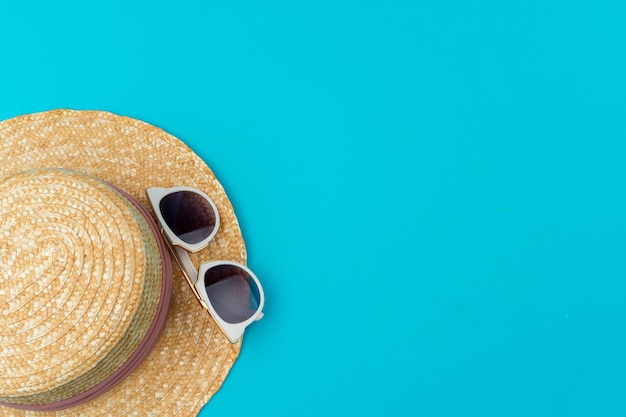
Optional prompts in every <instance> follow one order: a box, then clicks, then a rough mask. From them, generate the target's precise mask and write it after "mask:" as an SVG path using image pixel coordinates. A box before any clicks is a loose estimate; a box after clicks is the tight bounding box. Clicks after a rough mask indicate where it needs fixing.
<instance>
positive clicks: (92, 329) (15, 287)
mask: <svg viewBox="0 0 626 417" xmlns="http://www.w3.org/2000/svg"><path fill="white" fill-rule="evenodd" d="M0 235H2V237H3V238H2V239H0V264H1V265H2V276H3V277H6V278H10V279H9V280H6V281H3V282H2V287H1V289H0V307H1V308H2V313H3V314H2V318H1V319H0V324H1V326H0V369H2V371H3V372H2V373H3V378H0V401H3V402H8V403H18V404H42V403H50V402H54V401H60V400H63V399H66V398H70V397H72V396H74V395H76V394H79V393H80V392H84V391H86V390H87V389H89V388H92V387H94V386H95V385H97V384H98V383H99V382H101V381H102V380H104V379H105V378H106V377H107V376H109V375H110V374H111V373H112V372H113V371H115V370H116V369H118V368H119V367H121V366H122V364H124V362H125V361H126V360H127V359H128V358H129V357H130V356H131V355H132V353H133V352H134V351H135V349H136V348H137V347H138V345H139V343H140V342H141V341H142V339H143V337H144V335H146V333H147V331H148V328H149V327H150V324H151V323H152V319H153V317H154V315H155V313H156V309H157V305H158V302H159V296H160V291H161V279H162V268H161V260H160V258H159V249H158V246H157V242H156V240H155V238H154V235H153V234H152V231H151V230H150V227H149V225H148V224H147V223H146V221H145V220H144V219H143V217H142V215H141V213H139V212H138V211H137V210H136V209H135V208H134V206H132V205H131V204H130V203H129V202H128V201H127V200H126V199H125V198H124V197H123V196H121V195H119V194H118V193H117V192H116V191H114V190H113V189H112V188H110V187H109V186H107V185H106V184H104V183H102V182H100V181H99V180H97V179H95V178H93V177H87V176H85V175H84V174H80V173H75V172H73V171H67V170H59V169H46V170H27V171H24V172H22V173H20V174H17V175H14V176H11V177H7V178H5V179H3V180H2V181H0ZM139 306H141V308H138V307H139Z"/></svg>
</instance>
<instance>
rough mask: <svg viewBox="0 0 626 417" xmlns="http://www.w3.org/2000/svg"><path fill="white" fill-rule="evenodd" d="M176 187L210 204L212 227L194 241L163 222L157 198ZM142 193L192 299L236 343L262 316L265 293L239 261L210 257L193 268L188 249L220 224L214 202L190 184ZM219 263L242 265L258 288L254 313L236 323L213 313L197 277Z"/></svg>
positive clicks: (204, 243)
mask: <svg viewBox="0 0 626 417" xmlns="http://www.w3.org/2000/svg"><path fill="white" fill-rule="evenodd" d="M179 191H189V192H193V193H196V194H198V195H200V196H201V197H203V198H204V199H205V200H206V201H207V202H208V203H209V204H210V205H211V207H212V208H213V211H214V212H215V228H214V229H213V231H212V232H211V234H210V235H209V236H208V237H206V238H205V239H203V240H202V241H200V242H198V243H187V242H185V241H183V240H181V239H180V238H179V237H178V236H176V234H175V233H174V232H173V231H172V229H170V227H169V226H168V225H167V222H166V221H165V219H164V218H163V216H162V215H161V209H160V207H159V204H160V202H161V200H162V199H163V198H164V197H166V196H168V195H170V194H173V193H176V192H179ZM146 194H147V196H148V200H149V201H150V205H151V206H152V209H153V211H154V213H155V214H156V216H157V220H158V222H159V226H160V227H159V228H160V229H161V233H162V234H163V235H164V237H165V241H166V243H167V244H168V246H169V248H170V250H171V252H172V254H173V255H174V258H175V259H176V262H177V263H178V265H179V266H180V269H181V270H182V272H183V275H184V276H185V278H186V279H187V283H188V284H189V286H190V287H191V289H192V290H193V293H194V295H195V296H196V299H197V300H198V302H200V305H201V306H202V308H204V309H205V310H207V311H208V312H209V314H211V317H212V318H213V319H214V320H215V322H216V323H217V325H218V327H219V328H220V330H221V331H222V332H223V333H224V334H225V335H226V337H228V339H229V340H230V342H231V343H237V342H238V341H239V340H240V339H241V337H242V336H243V333H244V331H245V329H246V327H248V326H249V325H250V324H251V323H252V322H254V321H257V320H261V318H263V307H264V305H265V294H264V292H263V287H262V286H261V282H260V281H259V279H258V278H257V276H256V275H255V274H254V272H252V271H251V270H250V268H248V267H247V266H246V265H244V264H242V263H239V262H235V261H229V260H214V261H207V262H203V263H202V264H201V265H200V267H199V268H198V269H196V267H195V266H194V265H193V262H191V258H190V257H189V252H191V253H195V252H198V251H199V250H201V249H204V248H205V247H207V245H208V244H209V242H211V240H212V239H213V238H214V237H215V235H216V234H217V231H218V229H219V226H220V217H219V212H218V211H217V206H216V205H215V203H214V202H213V200H212V199H211V197H209V196H208V195H207V194H206V193H204V192H203V191H202V190H199V189H197V188H193V187H182V186H181V187H171V188H161V187H150V188H148V189H147V190H146ZM219 265H231V266H236V267H239V268H241V269H243V270H244V271H246V272H247V273H248V276H249V277H250V278H251V279H252V280H253V281H254V283H255V284H256V286H257V288H258V290H259V306H258V308H257V310H256V311H255V312H254V314H252V316H250V317H249V318H248V319H247V320H244V321H242V322H240V323H228V322H227V321H225V320H223V319H222V318H221V317H220V315H219V314H217V312H216V311H215V308H214V307H213V304H211V300H210V299H209V296H208V294H207V291H206V287H205V286H204V283H203V280H200V279H198V277H203V276H204V274H205V273H206V272H207V271H208V270H209V269H211V268H214V267H216V266H219Z"/></svg>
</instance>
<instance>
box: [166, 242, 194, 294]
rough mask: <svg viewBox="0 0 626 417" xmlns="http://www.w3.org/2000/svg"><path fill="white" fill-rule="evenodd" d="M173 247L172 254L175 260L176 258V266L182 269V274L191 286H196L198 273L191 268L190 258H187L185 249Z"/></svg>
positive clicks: (187, 254)
mask: <svg viewBox="0 0 626 417" xmlns="http://www.w3.org/2000/svg"><path fill="white" fill-rule="evenodd" d="M172 246H173V245H172ZM173 247H174V252H175V253H176V258H178V264H179V265H180V267H181V268H182V269H183V272H185V274H187V277H189V280H190V281H191V284H192V285H196V281H198V271H197V270H196V268H195V267H194V266H193V263H192V262H191V258H190V257H189V253H188V252H187V251H186V250H185V249H183V248H181V247H179V246H173Z"/></svg>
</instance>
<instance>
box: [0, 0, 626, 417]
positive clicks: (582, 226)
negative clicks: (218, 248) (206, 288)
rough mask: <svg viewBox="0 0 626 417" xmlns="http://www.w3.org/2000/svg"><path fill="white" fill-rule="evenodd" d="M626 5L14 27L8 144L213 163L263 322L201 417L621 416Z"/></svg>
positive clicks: (213, 15) (122, 6)
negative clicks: (170, 137) (16, 120)
mask: <svg viewBox="0 0 626 417" xmlns="http://www.w3.org/2000/svg"><path fill="white" fill-rule="evenodd" d="M625 19H626V7H625V6H624V5H623V3H621V2H618V1H597V2H576V1H574V2H572V1H567V2H566V1H558V2H557V1H542V2H539V1H520V2H501V1H491V2H489V1H467V2H460V1H438V2H400V1H391V0H390V1H377V2H372V1H363V0H361V1H323V0H316V1H308V0H303V1H295V2H294V1H275V0H268V1H258V2H257V1H238V0H234V1H229V2H215V1H211V2H204V1H185V0H180V1H129V0H126V1H117V0H107V1H64V0H59V1H55V2H44V1H41V2H33V1H19V2H18V1H12V2H2V4H0V64H1V65H0V118H2V119H5V118H9V117H12V116H16V115H19V114H24V113H31V112H35V111H41V110H47V109H53V108H59V107H67V108H75V109H103V110H109V111H112V112H114V113H118V114H123V115H128V116H132V117H136V118H139V119H143V120H145V121H147V122H149V123H152V124H155V125H157V126H160V127H162V128H164V129H165V130H167V131H168V132H170V133H172V134H174V135H176V136H178V137H179V138H181V139H182V140H184V141H185V142H187V143H188V144H189V145H190V146H191V147H192V148H193V149H194V150H195V151H196V152H197V153H198V154H200V156H201V157H202V158H203V159H204V160H205V161H207V163H208V164H209V166H211V168H212V169H213V170H214V171H215V173H216V174H217V176H218V178H219V179H220V180H221V182H222V183H223V185H224V187H225V188H226V191H227V193H228V194H229V196H230V198H231V200H232V202H233V204H234V205H235V208H236V211H237V214H238V217H239V220H240V222H241V226H242V230H243V233H244V237H245V239H246V241H247V244H248V251H249V264H250V266H251V267H252V268H253V269H254V270H255V271H257V273H258V275H259V276H260V277H261V279H262V281H263V283H264V286H265V289H266V293H267V299H268V304H267V309H266V317H265V319H264V320H263V321H261V322H259V323H257V324H255V325H254V326H252V327H251V328H250V329H249V331H248V332H247V337H246V341H245V343H244V348H243V351H242V354H241V356H240V359H239V360H238V362H237V363H236V365H235V366H234V368H233V370H232V373H231V374H230V376H229V377H228V379H227V380H226V382H225V384H224V386H223V387H222V389H221V390H220V391H219V392H218V393H217V394H216V395H215V396H214V398H213V399H212V400H211V401H210V403H209V404H208V405H207V406H206V407H205V408H204V409H203V411H202V413H201V416H211V415H213V416H217V415H222V416H225V415H229V416H280V415H298V416H325V415H328V416H340V415H358V416H380V415H411V416H429V417H438V416H455V417H456V416H480V417H489V416H494V417H495V416H534V417H538V416H624V415H626V396H625V395H624V394H625V391H626V360H625V359H624V354H625V351H626V337H625V335H624V331H625V326H624V319H625V318H626V304H625V303H624V295H625V291H626V281H625V277H626V257H625V256H624V255H625V253H626V216H625V213H626V191H625V187H624V178H625V176H626V165H625V157H626V122H625V117H624V116H625V111H626V81H625V80H626V77H625V74H626V26H625V25H624V22H625Z"/></svg>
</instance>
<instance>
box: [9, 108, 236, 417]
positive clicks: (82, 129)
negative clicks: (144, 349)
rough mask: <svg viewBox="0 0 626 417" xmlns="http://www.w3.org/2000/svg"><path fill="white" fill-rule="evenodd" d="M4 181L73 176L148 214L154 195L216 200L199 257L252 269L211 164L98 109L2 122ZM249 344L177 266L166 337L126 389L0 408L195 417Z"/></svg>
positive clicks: (149, 129)
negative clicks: (53, 172) (236, 338)
mask: <svg viewBox="0 0 626 417" xmlns="http://www.w3.org/2000/svg"><path fill="white" fill-rule="evenodd" d="M0 161H2V164H1V166H0V178H5V177H7V176H10V175H14V174H16V173H18V172H21V171H24V170H27V169H34V168H56V167H59V168H68V169H71V170H75V171H80V172H83V173H86V174H89V175H92V176H94V177H97V178H100V179H103V180H105V181H108V182H109V183H111V184H114V185H116V186H118V187H120V188H121V189H123V190H125V191H127V192H128V193H130V194H131V195H132V196H134V197H135V198H136V199H137V200H138V201H139V202H140V203H141V204H142V205H144V206H145V207H149V203H148V201H147V198H146V194H145V190H146V188H148V187H153V186H157V187H173V186H182V185H184V186H191V187H196V188H199V189H201V190H203V191H205V192H206V193H207V194H208V195H209V196H211V198H212V199H213V200H214V201H215V203H216V205H217V207H218V210H219V213H220V217H221V225H220V230H219V232H218V234H217V235H216V236H215V239H214V240H213V241H212V242H211V243H210V245H209V247H207V248H206V249H204V250H201V251H200V252H198V253H196V254H193V255H192V260H193V262H194V263H195V265H196V266H197V265H199V264H200V263H202V262H204V261H208V260H211V259H230V260H235V261H238V262H242V263H245V260H246V252H245V245H244V242H243V239H242V237H241V232H240V230H239V225H238V223H237V219H236V217H235V214H234V211H233V208H232V205H231V204H230V201H229V200H228V198H227V196H226V194H225V192H224V190H223V188H222V186H221V185H220V183H219V182H218V180H217V179H216V178H215V176H214V175H213V173H212V171H211V170H210V169H209V168H208V167H207V165H206V164H205V163H204V162H203V161H202V160H201V159H200V158H199V157H198V156H197V155H196V154H195V153H194V152H193V151H191V149H189V148H188V147H187V146H186V145H185V144H183V143H182V142H181V141H179V140H178V139H176V138H175V137H173V136H171V135H169V134H167V133H166V132H164V131H163V130H161V129H159V128H156V127H154V126H151V125H149V124H146V123H144V122H141V121H138V120H135V119H131V118H128V117H121V116H117V115H113V114H110V113H106V112H98V111H72V110H56V111H49V112H44V113H37V114H32V115H26V116H20V117H16V118H13V119H10V120H6V121H4V122H1V123H0ZM240 347H241V344H240V343H238V344H234V345H232V344H230V342H229V341H228V340H227V339H226V337H225V336H224V335H223V334H222V333H221V331H220V330H219V328H218V327H217V325H216V324H215V322H214V321H213V319H211V317H210V316H209V315H208V313H207V312H206V311H205V310H203V309H202V308H200V306H199V304H198V302H197V300H196V299H195V298H194V296H193V294H192V292H191V290H190V288H189V287H188V285H187V283H186V281H185V279H184V277H183V276H182V274H181V272H180V270H179V269H178V267H177V266H175V267H174V276H173V290H172V301H171V305H170V312H169V316H168V318H167V322H166V324H165V329H164V330H163V333H162V335H161V337H160V339H159V341H158V342H157V343H156V345H155V347H154V349H153V351H152V352H151V353H150V354H149V355H148V356H147V358H146V359H145V360H144V361H143V362H142V363H141V365H139V367H138V368H137V369H136V370H135V371H134V372H133V373H132V374H131V375H130V376H129V377H127V378H126V379H125V380H124V381H123V382H121V383H120V384H118V385H116V386H115V387H114V388H112V389H111V390H110V391H108V392H106V393H104V394H103V395H101V396H100V397H98V398H96V399H94V400H92V401H90V402H88V403H85V404H83V405H80V406H77V407H73V408H69V409H66V410H61V411H55V412H35V411H21V410H16V409H12V408H7V407H0V416H44V415H55V416H194V415H197V413H198V412H199V410H200V409H201V408H202V406H203V405H204V404H205V403H206V402H207V401H208V400H209V399H210V398H211V396H212V395H213V394H214V393H215V392H216V391H217V390H218V389H219V388H220V386H221V385H222V383H223V381H224V379H225V378H226V375H227V374H228V372H229V370H230V368H231V367H232V365H233V363H234V361H235V360H236V358H237V356H238V355H239V351H240Z"/></svg>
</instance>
